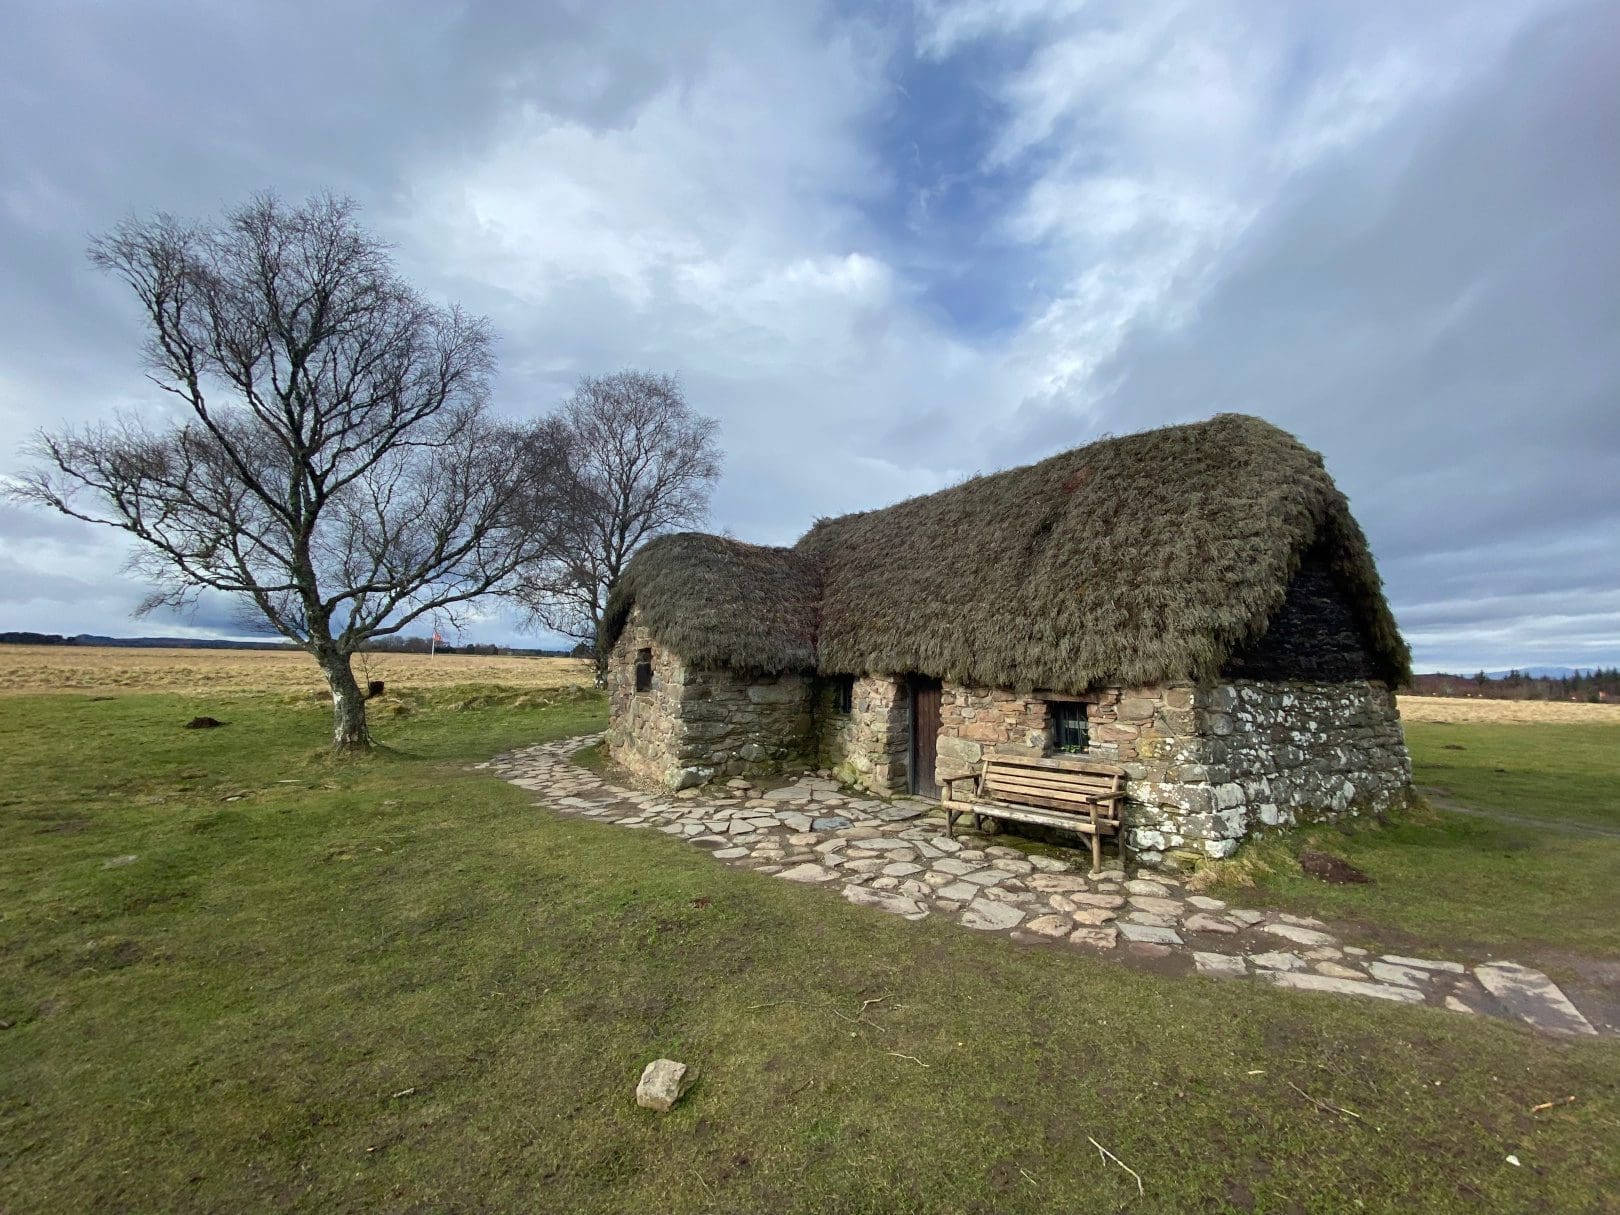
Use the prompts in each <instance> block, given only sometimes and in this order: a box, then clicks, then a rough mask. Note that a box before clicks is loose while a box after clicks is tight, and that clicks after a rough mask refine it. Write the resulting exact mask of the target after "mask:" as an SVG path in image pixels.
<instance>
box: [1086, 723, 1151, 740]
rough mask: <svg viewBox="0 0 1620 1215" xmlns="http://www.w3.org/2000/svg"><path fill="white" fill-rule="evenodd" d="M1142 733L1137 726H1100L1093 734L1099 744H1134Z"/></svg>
mask: <svg viewBox="0 0 1620 1215" xmlns="http://www.w3.org/2000/svg"><path fill="white" fill-rule="evenodd" d="M1140 733H1141V731H1140V730H1138V729H1137V728H1136V727H1135V726H1121V725H1100V726H1098V727H1097V728H1096V729H1095V730H1093V731H1092V732H1091V736H1092V737H1093V738H1095V739H1096V740H1097V741H1098V742H1111V743H1119V742H1134V741H1136V739H1137V737H1138V736H1139V735H1140Z"/></svg>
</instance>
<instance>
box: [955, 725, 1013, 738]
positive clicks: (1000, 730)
mask: <svg viewBox="0 0 1620 1215" xmlns="http://www.w3.org/2000/svg"><path fill="white" fill-rule="evenodd" d="M961 737H963V738H966V739H971V740H972V741H973V742H985V743H993V742H1000V741H1001V740H1002V739H1004V738H1006V737H1007V729H1006V727H1005V726H999V725H996V724H994V723H992V722H987V721H977V722H974V723H973V724H972V725H967V726H963V727H962V731H961Z"/></svg>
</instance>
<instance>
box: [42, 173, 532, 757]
mask: <svg viewBox="0 0 1620 1215" xmlns="http://www.w3.org/2000/svg"><path fill="white" fill-rule="evenodd" d="M355 213H356V208H355V206H354V204H353V203H351V202H349V201H347V200H342V199H335V198H331V197H319V198H314V199H311V200H310V201H309V202H307V203H305V204H304V205H302V206H298V207H291V206H288V205H286V204H284V203H282V202H280V201H278V200H277V199H276V198H274V197H273V196H269V195H265V196H260V197H258V198H255V199H253V200H252V201H250V202H249V203H247V204H246V205H244V206H242V207H239V208H237V209H236V210H234V211H230V212H228V213H227V214H226V215H225V216H224V217H223V218H222V219H221V220H219V221H218V222H215V223H213V224H207V225H196V224H187V223H182V222H180V221H177V220H176V219H174V218H172V217H170V216H168V215H159V216H157V217H155V218H153V219H148V220H130V221H127V222H125V223H124V224H122V225H120V226H119V227H118V228H117V229H115V230H114V231H112V232H111V233H109V234H107V235H105V236H102V237H99V238H98V239H96V240H95V241H94V242H93V243H92V245H91V247H90V260H91V261H92V262H93V263H94V264H95V265H96V266H98V267H100V268H101V269H103V270H105V271H108V272H109V273H112V274H114V275H117V276H118V277H119V278H121V279H122V280H123V281H124V282H125V283H127V284H128V285H129V287H130V288H131V289H132V290H133V291H134V293H135V295H136V297H137V298H138V299H139V300H140V302H141V305H142V307H143V309H144V310H145V314H146V323H147V327H148V331H149V340H148V342H147V347H146V354H147V361H148V366H149V368H150V375H149V377H148V378H149V379H150V380H151V381H152V382H153V383H154V384H156V385H157V386H158V387H159V388H160V389H162V390H163V391H164V392H165V393H167V394H169V396H170V397H171V398H173V399H174V400H175V401H177V402H178V403H179V407H180V413H181V420H180V421H178V422H162V423H158V424H155V425H154V424H148V423H147V422H144V421H142V420H140V419H137V418H134V417H123V418H120V419H118V420H116V421H114V422H111V423H104V424H99V425H93V426H90V427H87V428H84V429H80V430H64V431H61V432H58V433H41V434H39V435H38V436H36V438H35V441H34V444H33V448H32V454H33V455H34V457H35V458H36V460H37V466H36V467H35V469H34V470H33V471H32V472H30V473H29V474H26V475H25V476H24V477H23V478H22V479H21V481H20V482H19V483H18V485H17V487H16V488H15V489H14V490H13V493H14V494H15V495H16V496H19V497H21V498H23V499H25V500H30V501H33V502H35V503H41V504H44V505H46V506H50V507H52V508H54V509H56V510H59V511H61V512H62V513H64V514H67V515H70V516H72V517H73V518H76V519H83V520H86V521H88V522H92V523H99V524H104V525H106V526H109V527H114V528H118V529H120V530H122V531H124V532H127V533H129V534H130V535H132V536H134V537H136V538H137V539H138V540H140V541H142V542H143V543H142V545H141V546H140V547H139V549H138V552H137V555H136V557H135V558H134V559H133V560H132V565H133V566H134V567H135V568H136V569H137V570H138V571H139V572H141V573H142V574H144V575H145V576H146V577H147V578H148V579H149V580H150V581H151V582H152V584H153V586H154V590H153V593H152V595H151V597H150V598H149V599H148V600H147V601H146V602H145V603H144V604H143V605H142V608H141V610H142V611H148V610H151V609H152V608H154V607H157V606H159V605H163V604H167V605H176V606H178V605H184V604H185V603H187V602H189V601H191V600H192V599H193V598H194V597H195V596H197V595H198V594H200V593H202V592H204V591H216V592H223V593H224V594H226V595H229V596H233V597H234V598H235V599H236V600H237V601H238V602H239V603H240V604H242V605H243V608H244V614H245V616H246V617H247V618H250V619H251V618H254V617H255V616H259V617H262V618H263V619H262V621H261V622H260V624H261V627H262V624H263V622H268V625H269V627H270V628H272V629H274V630H275V631H276V632H278V633H280V634H281V635H282V636H284V637H286V638H288V639H289V640H291V641H293V642H295V643H297V644H298V645H299V646H301V647H302V648H303V649H305V650H307V651H309V653H310V654H311V655H313V656H314V658H315V661H316V662H317V663H318V664H319V665H320V668H321V671H322V673H323V674H324V675H325V676H326V680H327V683H328V684H329V685H330V687H331V691H332V704H333V714H334V728H333V741H334V743H335V745H336V746H337V747H338V748H340V749H349V748H364V747H366V746H368V745H369V744H370V735H369V732H368V730H367V726H366V709H365V700H364V697H363V696H362V695H361V692H360V689H359V687H358V685H357V684H356V682H355V678H354V673H353V671H352V669H351V666H350V656H351V655H352V654H353V653H354V652H355V650H356V649H357V648H358V647H359V646H360V645H361V644H362V643H364V642H365V641H367V640H369V639H371V638H375V637H382V636H386V635H389V634H393V633H397V632H398V631H399V630H400V629H402V628H404V627H406V626H407V625H409V624H410V623H411V622H412V621H414V620H417V619H418V618H420V617H423V616H426V615H431V616H433V617H436V618H439V619H448V620H449V621H451V622H452V623H454V622H455V620H456V619H457V617H458V615H459V614H461V613H462V612H464V610H465V608H466V606H467V605H468V604H469V603H470V601H471V600H473V599H475V598H476V597H478V596H480V595H483V594H486V593H488V592H491V591H495V590H499V589H503V588H504V587H505V586H506V584H507V583H508V581H509V580H510V578H511V576H512V574H513V572H514V571H515V570H516V569H517V568H518V567H519V566H520V565H522V564H523V563H525V562H526V561H528V560H530V559H532V557H533V556H534V554H535V553H537V552H539V551H542V550H543V549H544V548H546V547H547V546H548V545H549V543H550V541H551V537H550V536H549V534H548V533H547V531H546V520H547V519H548V518H549V517H550V513H549V505H550V503H551V502H553V501H554V493H555V492H560V486H558V483H557V479H556V478H557V476H558V474H559V473H560V471H561V469H560V461H559V459H558V458H557V457H558V456H559V455H560V449H559V448H558V446H557V444H556V442H555V441H554V440H555V439H556V438H558V437H559V434H560V429H559V428H558V427H557V426H556V424H555V423H549V424H546V425H544V426H542V427H527V428H520V427H514V426H510V425H505V424H502V423H499V422H496V421H495V420H493V419H492V418H490V416H489V415H488V413H487V411H486V396H487V387H488V379H489V375H490V372H491V370H492V368H493V358H492V356H491V354H490V342H491V337H490V333H489V330H488V326H487V323H486V322H485V321H484V320H482V319H481V318H476V317H470V316H467V315H465V314H464V313H462V312H461V311H460V310H459V309H458V308H454V307H452V308H448V309H447V308H440V307H436V306H434V305H432V304H430V303H428V302H427V301H426V300H424V299H423V298H422V297H421V296H420V295H418V294H417V293H416V292H415V291H414V290H412V289H411V288H410V287H409V286H408V285H407V284H406V283H405V282H403V281H402V280H401V279H400V278H399V277H398V276H397V275H396V273H395V271H394V268H393V264H392V262H391V259H390V258H389V255H388V251H387V248H386V246H384V245H382V244H381V243H379V242H378V241H377V239H376V238H375V237H373V236H372V235H370V234H369V233H367V232H366V231H365V230H364V229H362V228H361V227H360V226H359V224H358V222H357V221H356V214H355Z"/></svg>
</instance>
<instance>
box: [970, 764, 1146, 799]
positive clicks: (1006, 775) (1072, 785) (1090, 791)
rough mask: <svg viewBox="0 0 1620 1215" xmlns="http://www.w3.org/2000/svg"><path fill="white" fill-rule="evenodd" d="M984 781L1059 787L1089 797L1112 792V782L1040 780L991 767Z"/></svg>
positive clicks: (1011, 785)
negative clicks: (998, 770)
mask: <svg viewBox="0 0 1620 1215" xmlns="http://www.w3.org/2000/svg"><path fill="white" fill-rule="evenodd" d="M985 783H986V784H988V785H1000V786H1003V787H1005V788H1008V789H1060V790H1062V791H1063V792H1065V793H1073V794H1074V795H1075V796H1076V797H1091V796H1093V795H1095V794H1098V793H1112V792H1114V783H1113V782H1112V781H1109V782H1107V783H1105V784H1097V783H1094V782H1090V781H1086V782H1081V781H1073V780H1042V779H1040V778H1038V777H1032V776H1019V775H1018V774H1017V773H1012V772H997V771H995V770H994V769H991V770H990V771H989V772H987V773H986V774H985Z"/></svg>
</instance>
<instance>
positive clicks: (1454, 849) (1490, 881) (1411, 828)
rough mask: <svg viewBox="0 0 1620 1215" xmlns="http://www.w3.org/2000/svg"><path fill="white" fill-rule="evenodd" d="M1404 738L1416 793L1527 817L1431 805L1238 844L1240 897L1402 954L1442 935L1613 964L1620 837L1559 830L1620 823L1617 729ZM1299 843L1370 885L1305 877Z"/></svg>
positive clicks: (1493, 727) (1619, 934)
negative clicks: (1387, 819) (1337, 925)
mask: <svg viewBox="0 0 1620 1215" xmlns="http://www.w3.org/2000/svg"><path fill="white" fill-rule="evenodd" d="M1464 703H1472V702H1464ZM1402 704H1403V709H1404V706H1405V704H1406V702H1405V701H1404V700H1403V702H1402ZM1555 707H1563V706H1555ZM1570 707H1580V706H1570ZM1594 707H1595V706H1594ZM1406 738H1407V744H1408V746H1409V747H1410V748H1411V751H1412V760H1413V765H1414V771H1415V778H1416V782H1417V784H1418V785H1419V786H1420V787H1428V788H1431V789H1434V790H1436V796H1437V798H1439V797H1443V798H1444V799H1445V800H1446V801H1450V802H1455V803H1458V804H1460V805H1462V806H1466V807H1473V808H1478V809H1484V810H1495V811H1500V812H1504V813H1506V814H1511V815H1513V816H1515V818H1518V819H1523V820H1526V821H1524V822H1502V821H1495V820H1492V819H1488V818H1476V817H1465V816H1462V815H1457V814H1448V813H1444V812H1434V813H1427V814H1424V813H1417V814H1411V815H1403V816H1401V817H1400V818H1399V819H1398V820H1397V821H1396V822H1395V823H1394V824H1392V825H1389V826H1384V827H1379V826H1377V825H1375V824H1360V825H1357V826H1356V827H1354V828H1344V829H1341V828H1335V827H1324V828H1319V829H1316V830H1312V831H1307V832H1297V833H1291V834H1289V835H1287V836H1284V837H1282V838H1281V839H1278V840H1274V841H1271V842H1268V843H1261V844H1258V845H1252V846H1250V847H1249V848H1246V849H1245V850H1244V854H1243V858H1242V860H1241V862H1240V863H1238V864H1237V865H1234V866H1233V867H1232V873H1233V875H1234V877H1235V878H1236V879H1244V878H1253V879H1257V881H1258V890H1257V891H1245V892H1244V895H1243V897H1244V898H1245V899H1247V900H1248V901H1250V902H1260V903H1266V904H1269V905H1271V906H1275V907H1280V908H1284V909H1287V910H1292V911H1296V912H1300V913H1302V914H1307V915H1320V916H1323V917H1327V918H1331V919H1335V920H1341V921H1346V922H1350V923H1354V924H1359V925H1361V926H1362V928H1363V929H1364V930H1365V937H1366V942H1367V943H1375V944H1378V943H1381V944H1384V945H1386V946H1388V947H1390V948H1392V949H1396V950H1399V949H1401V948H1403V947H1406V946H1408V945H1411V944H1413V943H1415V942H1421V941H1442V942H1449V943H1450V945H1451V947H1452V950H1453V952H1454V953H1466V954H1471V955H1473V956H1478V955H1479V954H1481V953H1483V952H1495V953H1497V954H1500V955H1506V956H1511V957H1514V958H1517V959H1519V960H1521V961H1540V962H1542V963H1543V964H1545V965H1549V966H1552V967H1553V968H1555V969H1560V970H1561V971H1562V972H1563V973H1566V974H1567V973H1568V969H1569V966H1570V965H1571V964H1572V962H1571V959H1570V958H1569V956H1568V955H1569V954H1571V953H1573V954H1578V955H1583V956H1584V957H1586V958H1591V959H1608V960H1614V959H1620V838H1615V837H1612V836H1611V837H1604V836H1598V835H1594V834H1586V833H1581V832H1578V831H1559V830H1556V829H1555V828H1556V825H1557V824H1558V823H1560V822H1563V823H1570V824H1575V825H1576V826H1582V825H1586V826H1596V827H1604V828H1607V829H1609V830H1611V831H1620V730H1616V729H1615V728H1614V726H1612V725H1606V724H1590V723H1587V722H1582V721H1575V722H1569V723H1553V722H1547V721H1543V722H1541V723H1539V724H1517V725H1505V724H1500V723H1497V722H1445V723H1440V722H1429V721H1423V720H1415V721H1413V720H1409V721H1407V723H1406ZM1302 844H1308V845H1311V846H1314V847H1318V848H1321V849H1323V850H1324V851H1328V852H1333V853H1337V854H1338V855H1340V856H1344V857H1346V858H1348V859H1349V860H1351V861H1352V862H1354V863H1355V864H1356V865H1358V866H1359V867H1360V868H1362V869H1363V870H1365V871H1366V872H1367V873H1368V874H1369V875H1370V876H1371V877H1372V878H1374V880H1375V883H1376V884H1374V885H1370V886H1329V885H1326V884H1324V883H1322V882H1319V881H1317V880H1315V879H1314V878H1310V877H1307V876H1305V875H1304V874H1303V873H1301V872H1300V869H1299V866H1298V864H1297V863H1296V862H1295V859H1294V858H1295V857H1296V855H1297V853H1298V849H1299V848H1300V846H1301V845H1302ZM1227 885H1228V887H1230V885H1231V883H1227Z"/></svg>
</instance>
